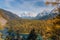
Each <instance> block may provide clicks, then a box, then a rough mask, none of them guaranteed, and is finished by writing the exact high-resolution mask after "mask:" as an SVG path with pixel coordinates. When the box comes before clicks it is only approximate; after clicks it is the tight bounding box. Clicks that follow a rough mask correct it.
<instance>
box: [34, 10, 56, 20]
mask: <svg viewBox="0 0 60 40" xmlns="http://www.w3.org/2000/svg"><path fill="white" fill-rule="evenodd" d="M41 14H42V16H41ZM41 14H40V13H39V14H38V15H37V16H36V18H35V19H38V20H48V19H52V18H54V17H56V16H57V13H52V12H50V13H48V12H46V11H44V12H43V13H41Z"/></svg>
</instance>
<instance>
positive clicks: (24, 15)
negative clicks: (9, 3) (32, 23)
mask: <svg viewBox="0 0 60 40" xmlns="http://www.w3.org/2000/svg"><path fill="white" fill-rule="evenodd" d="M36 15H37V14H35V13H20V17H21V18H23V19H33V18H34V17H36Z"/></svg>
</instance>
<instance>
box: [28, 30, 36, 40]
mask: <svg viewBox="0 0 60 40" xmlns="http://www.w3.org/2000/svg"><path fill="white" fill-rule="evenodd" d="M36 39H37V34H36V32H35V29H32V30H31V32H30V34H29V36H28V38H27V40H36Z"/></svg>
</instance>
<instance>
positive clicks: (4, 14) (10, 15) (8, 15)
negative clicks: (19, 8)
mask: <svg viewBox="0 0 60 40" xmlns="http://www.w3.org/2000/svg"><path fill="white" fill-rule="evenodd" d="M0 15H1V16H2V17H4V18H5V19H7V20H13V19H20V17H19V16H17V15H16V14H13V13H12V12H9V11H6V10H4V9H0Z"/></svg>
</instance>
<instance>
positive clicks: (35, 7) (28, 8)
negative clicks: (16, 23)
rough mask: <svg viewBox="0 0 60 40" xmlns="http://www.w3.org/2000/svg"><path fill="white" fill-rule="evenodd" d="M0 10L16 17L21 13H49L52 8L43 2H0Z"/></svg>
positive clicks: (16, 0)
mask: <svg viewBox="0 0 60 40" xmlns="http://www.w3.org/2000/svg"><path fill="white" fill-rule="evenodd" d="M0 8H2V9H5V10H8V11H11V12H13V13H15V14H17V15H20V14H21V13H23V12H30V13H39V12H42V11H43V10H48V11H50V10H51V9H52V7H50V6H48V7H47V6H46V4H45V0H0Z"/></svg>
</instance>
